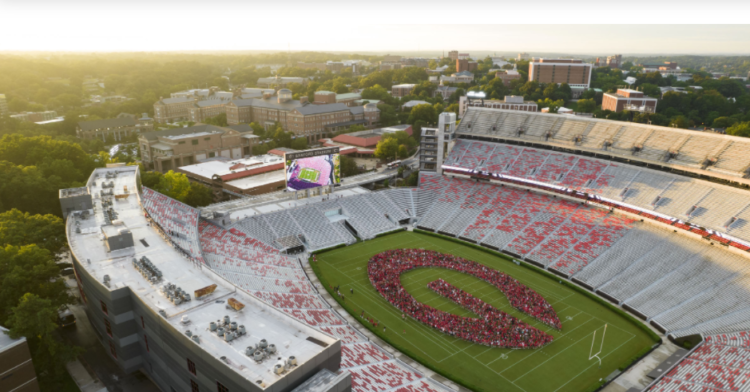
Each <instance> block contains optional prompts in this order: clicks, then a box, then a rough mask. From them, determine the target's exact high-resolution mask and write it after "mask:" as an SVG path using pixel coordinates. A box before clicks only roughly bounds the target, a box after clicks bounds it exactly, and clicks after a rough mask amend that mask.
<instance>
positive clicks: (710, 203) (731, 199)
mask: <svg viewBox="0 0 750 392" xmlns="http://www.w3.org/2000/svg"><path fill="white" fill-rule="evenodd" d="M748 204H750V199H748V198H747V196H746V195H745V194H744V193H743V192H741V191H739V190H735V189H729V188H723V187H721V188H720V187H717V188H716V189H714V190H713V191H712V192H711V193H709V194H708V195H707V196H706V197H705V198H703V200H701V201H700V202H698V203H697V204H696V207H697V208H696V209H695V211H694V212H693V213H692V214H691V215H690V222H691V223H695V224H698V225H701V226H704V227H708V228H711V229H714V230H719V231H725V230H726V226H727V224H728V223H729V221H730V219H731V218H733V217H735V216H736V215H737V214H738V213H739V212H740V211H742V210H743V209H744V208H745V207H747V206H748Z"/></svg>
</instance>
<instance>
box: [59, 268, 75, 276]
mask: <svg viewBox="0 0 750 392" xmlns="http://www.w3.org/2000/svg"><path fill="white" fill-rule="evenodd" d="M73 274H74V272H73V268H65V269H64V270H62V271H60V275H62V276H70V275H73Z"/></svg>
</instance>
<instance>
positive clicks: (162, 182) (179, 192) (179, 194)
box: [155, 170, 190, 201]
mask: <svg viewBox="0 0 750 392" xmlns="http://www.w3.org/2000/svg"><path fill="white" fill-rule="evenodd" d="M155 190H156V191H158V192H160V193H162V194H164V195H166V196H169V197H171V198H173V199H177V200H180V201H182V200H185V198H187V195H188V193H189V192H190V180H188V178H187V176H186V175H184V174H182V173H175V172H174V171H172V170H170V171H168V172H166V173H165V174H164V175H163V176H161V178H160V179H159V184H158V185H157V188H156V189H155Z"/></svg>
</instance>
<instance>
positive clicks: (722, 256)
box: [627, 244, 747, 317]
mask: <svg viewBox="0 0 750 392" xmlns="http://www.w3.org/2000/svg"><path fill="white" fill-rule="evenodd" d="M685 245H687V244H685ZM703 248H706V247H705V246H704V247H703ZM695 252H700V250H699V249H696V250H695ZM696 256H697V257H695V258H693V259H691V260H690V262H686V263H683V264H682V265H681V266H680V267H678V268H677V269H676V270H675V271H674V272H673V273H672V274H670V275H669V276H667V277H666V278H665V279H664V280H663V281H661V282H659V284H657V285H653V286H652V287H649V288H648V289H646V290H644V291H642V292H641V293H639V294H638V295H637V296H635V297H634V298H633V299H632V300H630V301H627V303H628V305H630V306H632V307H634V308H636V309H638V310H639V311H640V312H641V313H643V314H645V315H647V316H649V317H653V316H656V315H658V314H660V313H662V312H665V311H667V310H669V309H671V308H672V307H674V306H677V305H679V304H681V303H682V302H685V301H687V300H689V299H690V298H692V297H693V296H695V295H698V294H700V293H701V292H703V291H704V290H707V289H709V288H711V287H713V286H715V285H719V284H721V283H722V282H723V281H725V280H727V279H729V278H731V277H732V276H734V275H735V274H737V273H739V271H741V270H743V269H746V266H745V265H746V264H747V260H745V259H743V258H741V257H739V256H736V255H733V254H729V255H727V254H726V252H721V251H718V249H715V248H707V249H706V250H705V252H704V254H700V253H696ZM675 287H680V290H675Z"/></svg>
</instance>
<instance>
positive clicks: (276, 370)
mask: <svg viewBox="0 0 750 392" xmlns="http://www.w3.org/2000/svg"><path fill="white" fill-rule="evenodd" d="M273 372H274V373H276V374H279V375H280V374H281V373H284V366H282V365H280V364H276V366H274V367H273Z"/></svg>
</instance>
